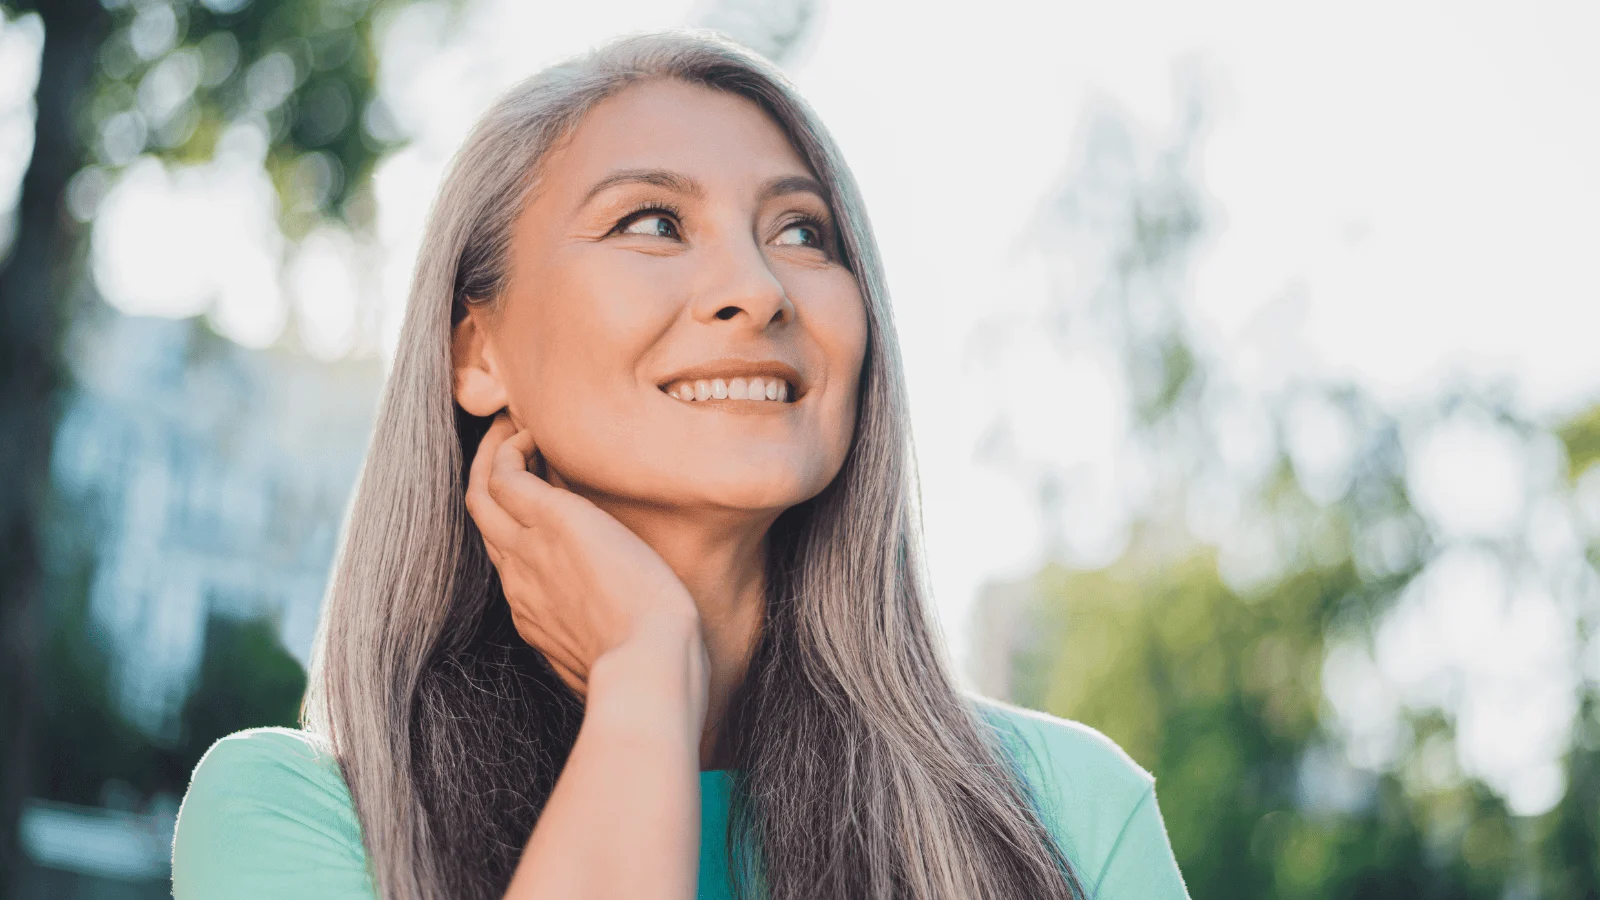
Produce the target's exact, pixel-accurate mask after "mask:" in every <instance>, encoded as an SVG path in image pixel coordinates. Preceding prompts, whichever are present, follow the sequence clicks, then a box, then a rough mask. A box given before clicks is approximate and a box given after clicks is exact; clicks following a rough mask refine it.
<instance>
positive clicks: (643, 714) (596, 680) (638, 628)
mask: <svg viewBox="0 0 1600 900" xmlns="http://www.w3.org/2000/svg"><path fill="white" fill-rule="evenodd" d="M709 691H710V658H709V656H708V654H707V651H706V645H705V638H704V634H703V632H702V631H701V628H700V618H699V615H698V614H697V613H691V614H684V613H680V612H661V613H652V614H650V615H647V616H644V617H641V618H640V619H639V620H638V621H636V622H635V623H634V627H633V629H632V631H631V632H630V633H629V635H628V636H627V637H626V638H625V639H624V640H623V641H622V642H621V643H619V644H618V645H616V646H615V647H613V648H612V649H610V650H608V651H606V652H605V653H602V654H601V655H600V656H599V657H597V658H596V659H595V661H594V664H593V665H592V666H591V668H590V672H589V685H588V696H587V698H586V703H585V712H584V718H585V720H590V719H593V720H595V721H596V723H597V724H603V725H604V726H605V727H607V728H608V729H609V728H620V729H625V730H639V729H643V730H646V731H657V730H667V731H673V732H676V731H678V730H679V729H682V730H684V732H685V734H686V735H687V736H691V737H693V739H694V740H696V741H698V740H699V735H700V731H701V728H702V727H703V725H704V721H705V710H706V703H707V698H708V695H709Z"/></svg>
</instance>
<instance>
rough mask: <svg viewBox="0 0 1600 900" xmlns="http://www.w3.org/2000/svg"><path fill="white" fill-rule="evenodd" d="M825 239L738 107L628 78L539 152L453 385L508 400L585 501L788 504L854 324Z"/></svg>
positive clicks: (844, 405) (807, 469) (498, 402)
mask: <svg viewBox="0 0 1600 900" xmlns="http://www.w3.org/2000/svg"><path fill="white" fill-rule="evenodd" d="M838 243H839V242H838V238H837V236H836V234H835V230H834V219H833V213H832V211H831V209H830V208H829V206H828V204H827V202H826V200H825V199H824V196H823V190H822V187H821V185H820V184H819V183H818V182H817V181H816V179H815V177H814V176H813V174H812V172H811V171H810V169H809V167H808V166H807V165H806V163H805V162H804V161H803V160H802V159H801V157H800V156H799V154H798V153H796V152H795V150H794V148H793V147H792V146H791V145H790V143H789V141H788V139H787V138H786V137H785V136H784V134H783V132H782V130H781V129H780V128H779V127H778V125H777V124H776V123H775V122H774V121H773V120H772V119H771V118H770V117H769V116H768V115H767V114H766V113H765V112H764V111H762V110H761V108H760V107H758V106H757V105H756V104H754V103H753V102H751V101H749V100H747V99H745V98H742V97H738V96H735V95H732V94H728V93H724V92H720V91H716V90H712V89H709V88H705V87H700V86H695V85H689V84H685V83H682V82H677V81H671V80H658V81H648V82H643V83H640V84H636V85H633V86H630V87H628V88H625V89H624V90H622V91H621V92H619V93H617V94H615V95H613V96H612V97H610V98H608V99H606V100H605V101H603V102H601V103H599V104H597V105H596V106H595V107H594V108H593V109H591V110H590V111H589V112H588V113H587V115H586V116H585V117H584V118H583V120H582V122H581V123H580V124H579V125H578V127H577V128H576V129H575V130H574V131H573V133H572V134H571V136H570V137H569V139H568V140H567V141H565V142H563V143H561V144H558V145H557V146H556V147H555V148H554V149H553V150H552V151H551V152H550V153H549V154H547V155H546V157H545V159H544V161H543V164H542V166H541V170H540V175H539V180H538V183H537V185H536V187H535V189H534V193H533V196H532V199H531V201H530V202H529V203H528V205H527V207H526V208H525V209H524V210H523V212H522V213H521V215H520V216H519V218H518V219H517V220H516V223H515V226H514V229H513V233H512V243H511V252H510V266H509V277H508V284H507V287H506V290H505V293H504V295H503V296H502V297H501V298H500V304H499V308H498V309H497V310H495V311H493V312H490V311H489V310H487V309H484V308H480V307H474V308H473V309H472V311H471V314H470V315H469V317H468V318H467V319H465V320H463V322H462V323H461V324H460V325H458V326H457V328H456V334H455V342H454V343H455V346H454V358H455V365H456V376H457V377H456V397H457V399H458V401H459V402H460V403H461V405H462V407H463V408H465V409H466V410H467V411H468V412H470V413H473V414H475V415H489V414H492V413H493V412H495V411H497V410H499V409H500V408H502V407H505V408H509V411H510V414H511V418H512V420H513V421H514V422H515V423H516V424H517V425H518V426H519V427H521V428H525V429H528V430H530V431H531V432H532V433H533V437H534V440H535V441H536V443H537V445H538V447H539V449H540V451H541V452H542V453H543V454H544V456H545V459H546V460H547V462H548V464H549V466H550V468H551V469H552V470H553V472H554V476H553V478H552V480H555V481H556V482H557V483H560V484H565V485H566V486H568V487H570V488H572V489H573V490H576V491H578V492H579V493H583V494H586V495H588V496H590V497H591V498H592V499H595V498H600V497H606V498H613V499H616V500H621V501H624V502H636V503H645V504H650V505H661V506H670V507H680V508H682V507H703V508H723V509H737V510H750V511H756V510H765V511H775V510H782V509H784V508H787V507H790V506H793V505H794V504H796V503H799V502H801V501H803V500H806V499H808V498H810V497H812V496H815V495H816V494H817V493H818V492H820V491H821V490H822V489H823V488H824V487H825V486H826V485H827V484H828V482H829V481H831V480H832V479H833V477H834V476H835V475H836V474H837V473H838V471H839V468H840V466H841V465H842V464H843V461H844V457H845V454H846V452H847V451H848V450H849V446H850V441H851V437H852V433H853V429H854V423H855V415H856V402H857V393H858V389H859V385H860V377H861V369H862V360H863V356H864V354H865V352H866V342H867V317H866V310H865V308H864V305H863V301H862V297H861V292H860V288H859V286H858V285H857V283H856V280H855V277H854V276H853V275H852V274H851V273H850V272H849V271H848V270H847V269H846V268H845V267H844V265H843V264H842V263H841V262H840V259H839V255H838V250H837V247H838ZM741 395H742V396H741ZM752 398H759V399H752Z"/></svg>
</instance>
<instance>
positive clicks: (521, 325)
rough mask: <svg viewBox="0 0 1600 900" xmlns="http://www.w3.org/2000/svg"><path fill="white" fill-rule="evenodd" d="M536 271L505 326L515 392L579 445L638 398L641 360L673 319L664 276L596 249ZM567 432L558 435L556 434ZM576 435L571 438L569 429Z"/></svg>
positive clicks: (554, 430)
mask: <svg viewBox="0 0 1600 900" xmlns="http://www.w3.org/2000/svg"><path fill="white" fill-rule="evenodd" d="M574 256H575V257H576V258H573V259H569V260H565V261H562V262H563V264H561V265H555V266H551V267H548V268H546V269H545V270H544V271H543V272H541V273H538V274H537V275H534V274H533V273H530V276H532V277H530V278H529V279H528V283H529V285H530V287H529V288H527V289H526V290H525V291H524V292H523V293H522V294H521V295H520V296H518V297H516V300H517V301H518V302H519V303H521V304H522V308H521V310H520V312H521V313H522V314H521V315H519V316H518V317H517V319H516V321H515V322H514V323H513V322H511V321H508V322H507V325H509V326H512V327H509V328H507V329H506V330H505V335H506V337H507V338H508V340H507V341H506V343H507V344H508V345H509V346H507V347H506V356H507V357H508V359H510V360H513V361H514V362H512V363H511V368H512V369H513V373H512V376H511V378H512V380H513V381H514V383H515V387H514V394H515V397H514V399H515V401H516V402H517V403H518V405H519V406H520V408H521V410H522V413H523V415H524V416H525V418H526V420H527V422H528V423H529V424H530V426H531V427H533V428H534V429H535V432H536V436H537V435H538V434H539V433H541V432H542V433H543V434H545V435H550V436H552V438H553V439H554V440H559V441H561V442H562V443H569V442H570V443H573V444H574V446H573V447H572V448H571V450H573V451H576V452H577V453H592V452H593V448H592V447H588V446H586V445H587V444H589V443H592V442H594V441H597V440H604V434H603V433H601V432H604V431H605V429H606V428H608V427H615V426H617V425H618V424H620V423H623V422H626V421H628V418H629V417H628V413H629V412H630V410H631V405H633V404H637V403H638V402H639V397H638V394H639V391H638V389H637V388H638V372H639V366H640V362H641V360H642V359H643V358H644V357H645V355H646V354H647V353H648V352H649V350H650V348H651V347H652V346H653V345H654V343H655V342H656V341H657V339H658V338H659V336H660V334H661V333H662V331H664V330H665V329H666V327H667V326H668V325H669V324H670V322H671V321H672V314H673V311H672V308H671V303H670V298H669V297H668V296H667V294H666V292H665V291H664V290H663V289H662V288H663V285H662V283H661V281H660V280H659V279H657V280H654V281H651V280H649V279H646V278H644V277H642V276H641V273H638V272H636V271H632V270H630V267H628V266H625V265H624V266H616V265H610V266H607V265H600V264H599V263H600V262H601V260H597V259H594V258H593V257H594V256H595V255H594V254H590V255H588V256H582V255H576V254H575V255H574ZM555 436H559V437H555ZM568 436H570V438H569V437H568Z"/></svg>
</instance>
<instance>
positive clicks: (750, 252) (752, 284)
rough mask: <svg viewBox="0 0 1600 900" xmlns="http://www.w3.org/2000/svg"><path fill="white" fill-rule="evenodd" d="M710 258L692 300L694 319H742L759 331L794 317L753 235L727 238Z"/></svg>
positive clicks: (710, 320)
mask: <svg viewBox="0 0 1600 900" xmlns="http://www.w3.org/2000/svg"><path fill="white" fill-rule="evenodd" d="M707 255H708V256H713V254H707ZM714 258H715V260H716V262H714V263H712V262H711V260H710V259H708V260H707V263H708V264H709V265H710V267H711V269H712V270H711V271H708V272H707V273H706V275H707V277H706V279H705V280H704V282H703V283H702V284H703V287H702V289H701V290H700V291H699V292H698V294H697V296H696V297H695V300H694V303H693V312H694V318H695V320H696V321H699V322H708V323H709V322H715V321H718V320H722V321H732V320H742V321H744V322H745V324H746V325H747V326H749V327H753V328H754V329H756V330H757V331H760V330H763V329H765V328H767V327H768V326H770V325H775V324H780V323H786V322H791V321H793V320H794V316H795V308H794V304H793V303H792V302H791V301H790V300H789V293H788V291H786V290H785V289H784V286H783V282H782V281H780V280H779V279H778V276H777V274H776V273H774V272H773V271H772V266H771V265H769V264H768V261H767V257H766V255H765V254H764V253H762V252H761V248H760V247H759V246H757V245H756V243H755V241H754V240H753V239H745V240H733V241H729V242H727V243H726V244H725V245H724V246H722V247H721V248H719V249H718V251H717V252H715V254H714Z"/></svg>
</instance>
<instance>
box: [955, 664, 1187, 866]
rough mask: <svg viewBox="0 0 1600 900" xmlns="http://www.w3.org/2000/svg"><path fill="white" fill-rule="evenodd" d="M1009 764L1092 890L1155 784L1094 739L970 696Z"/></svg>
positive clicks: (1073, 725)
mask: <svg viewBox="0 0 1600 900" xmlns="http://www.w3.org/2000/svg"><path fill="white" fill-rule="evenodd" d="M970 699H971V700H972V701H973V705H974V707H975V708H976V709H977V710H978V712H979V713H980V714H982V715H983V717H984V718H985V719H986V720H987V721H988V722H989V723H990V724H991V726H992V727H994V729H995V730H996V732H998V734H999V736H1000V737H1001V739H1002V742H1003V744H1004V745H1005V746H1006V747H1007V749H1008V750H1009V751H1010V752H1011V754H1012V756H1013V758H1014V759H1015V760H1016V761H1017V764H1018V766H1019V768H1020V769H1021V771H1022V773H1023V775H1024V776H1025V777H1026V778H1027V779H1028V781H1029V786H1030V788H1032V790H1033V792H1034V797H1035V800H1036V802H1037V803H1038V805H1039V812H1040V814H1041V815H1042V816H1043V817H1044V819H1045V824H1046V826H1047V827H1048V828H1050V830H1051V832H1052V833H1053V834H1054V835H1055V837H1056V839H1057V840H1058V841H1060V842H1061V844H1062V846H1063V849H1065V850H1066V851H1067V855H1068V856H1069V858H1071V859H1072V861H1073V863H1074V864H1075V865H1076V866H1077V867H1078V868H1079V871H1080V874H1081V875H1083V876H1084V877H1086V878H1087V879H1089V880H1090V882H1091V883H1092V882H1093V880H1094V879H1095V878H1097V877H1098V874H1099V873H1100V872H1102V871H1103V870H1104V868H1105V866H1106V864H1107V862H1108V861H1109V859H1110V857H1111V855H1112V853H1113V852H1114V851H1115V850H1116V849H1117V844H1118V840H1119V838H1120V837H1121V836H1122V833H1123V830H1124V829H1125V828H1126V827H1127V825H1128V823H1129V821H1130V820H1131V819H1132V818H1133V817H1134V815H1135V813H1137V812H1139V811H1140V810H1141V808H1143V807H1145V806H1146V805H1147V804H1148V805H1151V806H1153V805H1154V802H1155V798H1154V793H1155V788H1154V785H1155V778H1154V777H1152V776H1151V774H1150V773H1149V772H1147V771H1145V769H1144V768H1143V767H1141V766H1140V765H1139V764H1138V763H1137V762H1134V760H1133V758H1132V757H1130V756H1129V755H1128V754H1127V753H1125V752H1124V751H1123V750H1122V748H1121V747H1119V746H1117V744H1116V742H1115V741H1113V740H1111V739H1110V738H1108V737H1106V736H1105V735H1104V734H1101V733H1100V732H1099V731H1096V730H1095V729H1093V728H1091V727H1089V726H1088V725H1084V724H1083V723H1081V722H1074V721H1072V720H1070V719H1062V718H1059V717H1056V716H1052V715H1049V714H1048V713H1042V712H1037V711H1035V710H1031V709H1024V708H1023V707H1020V706H1014V705H1012V704H1010V703H1005V702H1002V701H999V700H992V699H989V698H986V697H979V696H976V695H973V696H971V697H970Z"/></svg>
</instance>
